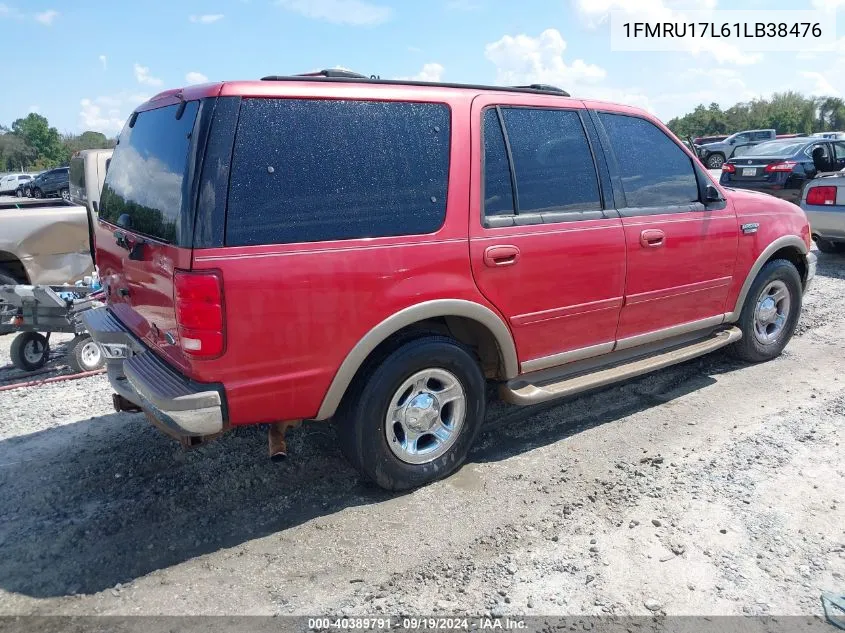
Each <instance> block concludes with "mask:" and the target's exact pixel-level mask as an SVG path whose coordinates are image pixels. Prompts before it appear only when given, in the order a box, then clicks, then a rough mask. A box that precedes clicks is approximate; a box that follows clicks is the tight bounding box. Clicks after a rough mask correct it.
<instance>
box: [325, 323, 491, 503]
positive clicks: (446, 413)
mask: <svg viewBox="0 0 845 633" xmlns="http://www.w3.org/2000/svg"><path fill="white" fill-rule="evenodd" d="M486 404H487V401H486V384H485V381H484V376H483V374H482V373H481V368H480V367H479V364H478V360H477V359H476V357H475V355H474V354H473V353H472V352H471V351H470V350H469V349H468V348H466V347H464V346H463V345H461V344H460V343H458V342H457V341H454V340H452V339H450V338H446V337H443V336H430V337H425V338H420V339H416V340H413V341H410V342H408V343H405V344H404V345H401V346H400V347H398V348H397V349H396V350H395V351H393V352H391V353H390V354H388V355H387V356H386V357H385V358H384V360H383V361H382V362H380V363H379V364H378V365H376V366H375V367H374V368H373V369H372V370H371V371H365V372H364V373H363V374H362V376H360V377H359V378H357V379H356V380H355V381H353V383H352V384H351V385H350V386H349V390H348V392H347V397H346V398H345V399H344V402H343V404H342V405H341V410H340V411H339V412H338V416H337V433H338V439H339V440H340V448H341V450H342V451H343V454H344V455H345V456H346V458H347V459H348V460H349V462H350V463H351V464H352V465H353V466H355V468H357V469H358V470H359V471H360V472H361V474H362V475H364V476H365V477H366V478H367V479H370V480H372V481H374V482H375V483H376V484H378V485H379V486H381V487H382V488H385V489H387V490H408V489H411V488H416V487H418V486H422V485H424V484H428V483H431V482H432V481H435V480H437V479H441V478H443V477H446V476H447V475H449V474H451V473H452V472H454V471H455V470H457V469H458V468H459V467H460V466H461V464H463V462H464V460H465V459H466V456H467V453H468V452H469V449H470V447H471V446H472V443H473V441H474V440H475V437H476V436H477V435H478V430H479V429H480V428H481V423H482V421H483V420H484V413H485V409H486ZM388 417H389V418H390V420H391V421H392V422H391V423H389V421H388ZM406 433H407V435H406Z"/></svg>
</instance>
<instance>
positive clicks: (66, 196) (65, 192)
mask: <svg viewBox="0 0 845 633" xmlns="http://www.w3.org/2000/svg"><path fill="white" fill-rule="evenodd" d="M62 200H70V193H69V192H68V190H67V189H62Z"/></svg>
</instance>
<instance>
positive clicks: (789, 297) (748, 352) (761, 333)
mask: <svg viewBox="0 0 845 633" xmlns="http://www.w3.org/2000/svg"><path fill="white" fill-rule="evenodd" d="M801 294H802V288H801V276H800V275H799V274H798V269H796V268H795V265H794V264H793V263H792V262H789V261H787V260H785V259H775V260H772V261H770V262H769V263H767V264H766V265H765V266H763V268H762V270H760V272H759V274H758V275H757V278H756V279H755V280H754V283H752V284H751V288H750V289H749V291H748V296H747V297H746V299H745V305H744V306H743V307H742V313H741V314H740V316H739V321H738V322H737V326H739V328H740V329H741V330H742V338H741V339H740V340H738V341H737V342H736V343H734V344H733V345H731V346H730V348H729V350H730V351H731V353H733V355H734V356H736V357H737V358H740V359H742V360H744V361H747V362H749V363H762V362H765V361H767V360H771V359H773V358H775V357H777V356H780V353H781V352H782V351H783V348H784V347H786V344H787V343H788V342H789V340H790V339H791V338H792V334H793V332H795V326H796V325H797V323H798V317H799V316H800V314H801Z"/></svg>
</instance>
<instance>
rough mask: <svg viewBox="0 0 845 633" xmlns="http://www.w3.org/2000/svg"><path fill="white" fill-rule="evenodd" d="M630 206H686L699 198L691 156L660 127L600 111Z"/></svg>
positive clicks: (634, 118)
mask: <svg viewBox="0 0 845 633" xmlns="http://www.w3.org/2000/svg"><path fill="white" fill-rule="evenodd" d="M599 118H600V119H601V122H602V124H603V125H604V128H605V131H606V132H607V135H608V137H609V139H610V144H611V146H612V147H613V154H614V155H615V157H616V163H617V166H618V169H619V173H620V177H621V179H622V189H623V191H624V193H625V199H626V203H627V206H628V207H671V206H686V205H689V204H691V203H693V202H697V201H698V197H699V196H698V182H697V180H696V177H695V170H694V169H693V166H692V161H691V160H690V157H689V156H688V155H687V154H686V152H684V151H683V150H682V149H681V148H680V147H678V145H676V144H675V143H674V142H673V141H672V140H671V139H670V138H669V137H668V136H667V135H666V134H665V133H664V132H663V131H662V130H661V129H660V128H658V127H657V126H656V125H654V124H653V123H652V122H650V121H647V120H645V119H641V118H639V117H633V116H626V115H621V114H609V113H607V112H600V113H599Z"/></svg>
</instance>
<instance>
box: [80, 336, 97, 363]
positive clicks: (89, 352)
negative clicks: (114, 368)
mask: <svg viewBox="0 0 845 633" xmlns="http://www.w3.org/2000/svg"><path fill="white" fill-rule="evenodd" d="M79 358H80V360H82V365H83V367H85V369H93V368H94V367H96V366H97V365H99V364H100V346H99V345H97V344H96V343H95V342H94V341H88V342H87V343H85V344H84V345H83V346H82V349H81V350H79Z"/></svg>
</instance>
